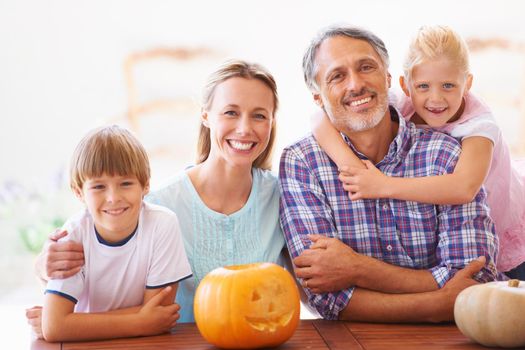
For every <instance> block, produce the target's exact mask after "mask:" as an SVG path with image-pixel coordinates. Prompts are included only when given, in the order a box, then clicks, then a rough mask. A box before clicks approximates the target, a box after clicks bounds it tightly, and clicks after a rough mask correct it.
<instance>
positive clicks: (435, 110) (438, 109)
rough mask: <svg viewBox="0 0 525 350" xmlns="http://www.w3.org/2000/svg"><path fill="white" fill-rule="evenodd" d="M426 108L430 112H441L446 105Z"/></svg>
mask: <svg viewBox="0 0 525 350" xmlns="http://www.w3.org/2000/svg"><path fill="white" fill-rule="evenodd" d="M427 109H428V110H429V111H430V112H432V113H441V112H443V111H444V110H445V109H446V107H441V108H432V107H427Z"/></svg>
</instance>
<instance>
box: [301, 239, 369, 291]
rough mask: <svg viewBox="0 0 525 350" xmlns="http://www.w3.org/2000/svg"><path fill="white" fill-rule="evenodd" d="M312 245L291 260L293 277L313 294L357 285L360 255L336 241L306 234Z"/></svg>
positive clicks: (359, 271)
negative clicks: (293, 265)
mask: <svg viewBox="0 0 525 350" xmlns="http://www.w3.org/2000/svg"><path fill="white" fill-rule="evenodd" d="M308 238H309V239H310V240H311V241H312V242H314V243H313V244H312V245H311V246H310V248H309V249H307V250H305V251H304V252H303V253H302V254H301V255H299V256H298V257H297V258H295V259H294V260H293V262H294V264H295V274H296V276H297V277H298V278H302V279H303V287H305V288H308V289H310V290H311V291H312V292H313V293H326V292H335V291H339V290H342V289H345V288H348V287H350V286H352V285H356V284H357V278H358V274H360V273H361V269H362V268H361V263H360V262H361V261H362V258H363V256H362V255H361V254H358V253H356V252H355V251H354V250H353V249H352V248H351V247H349V246H347V245H346V244H344V243H343V242H341V241H340V240H338V239H337V238H329V237H325V236H322V235H308Z"/></svg>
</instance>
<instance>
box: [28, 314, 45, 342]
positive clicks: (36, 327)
mask: <svg viewBox="0 0 525 350" xmlns="http://www.w3.org/2000/svg"><path fill="white" fill-rule="evenodd" d="M26 318H27V323H29V325H30V326H31V330H32V331H33V333H34V334H35V336H36V337H37V338H38V339H44V336H43V334H42V306H33V307H32V308H29V309H26Z"/></svg>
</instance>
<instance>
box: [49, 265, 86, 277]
mask: <svg viewBox="0 0 525 350" xmlns="http://www.w3.org/2000/svg"><path fill="white" fill-rule="evenodd" d="M80 270H82V266H79V267H75V268H73V269H70V270H56V269H55V270H50V271H48V272H47V275H48V276H49V278H50V279H52V280H57V279H66V278H69V277H72V276H75V275H76V274H77V273H79V271H80Z"/></svg>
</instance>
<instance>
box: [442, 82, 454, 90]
mask: <svg viewBox="0 0 525 350" xmlns="http://www.w3.org/2000/svg"><path fill="white" fill-rule="evenodd" d="M454 86H455V85H454V84H452V83H445V84H443V87H444V88H445V89H453V88H454Z"/></svg>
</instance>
